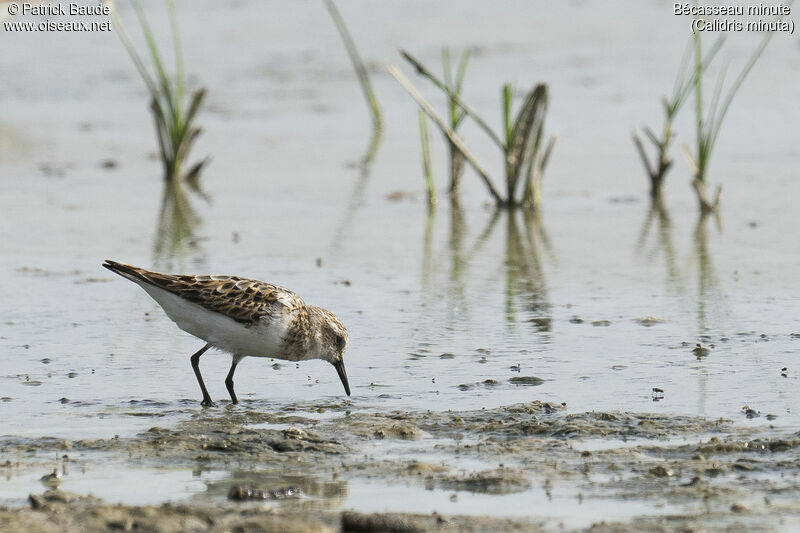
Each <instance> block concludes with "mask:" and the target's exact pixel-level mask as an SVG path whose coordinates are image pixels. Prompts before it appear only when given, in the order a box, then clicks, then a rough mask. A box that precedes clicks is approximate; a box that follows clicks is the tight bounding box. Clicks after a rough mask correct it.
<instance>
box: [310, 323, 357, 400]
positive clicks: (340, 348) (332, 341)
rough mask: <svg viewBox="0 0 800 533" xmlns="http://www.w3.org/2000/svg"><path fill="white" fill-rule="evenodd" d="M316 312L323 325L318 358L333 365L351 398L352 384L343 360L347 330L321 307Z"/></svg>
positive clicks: (318, 341) (318, 345)
mask: <svg viewBox="0 0 800 533" xmlns="http://www.w3.org/2000/svg"><path fill="white" fill-rule="evenodd" d="M316 310H317V313H315V314H317V319H318V320H319V321H320V323H321V324H320V328H319V330H318V331H319V337H318V338H317V354H316V355H317V358H318V359H323V360H325V361H328V362H329V363H330V364H332V365H333V367H334V368H335V369H336V373H337V374H339V379H341V380H342V385H344V391H345V392H346V393H347V395H348V396H350V383H348V381H347V372H345V369H344V358H343V356H344V350H345V348H346V347H347V328H345V327H344V325H343V324H342V323H341V322H340V321H339V319H338V318H336V315H334V314H333V313H331V312H330V311H328V310H326V309H322V308H320V307H317V308H316Z"/></svg>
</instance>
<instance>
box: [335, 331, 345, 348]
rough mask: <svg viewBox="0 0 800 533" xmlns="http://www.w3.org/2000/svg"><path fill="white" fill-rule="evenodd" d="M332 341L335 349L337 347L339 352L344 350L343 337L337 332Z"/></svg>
mask: <svg viewBox="0 0 800 533" xmlns="http://www.w3.org/2000/svg"><path fill="white" fill-rule="evenodd" d="M334 342H335V343H336V349H338V350H339V351H340V352H341V351H342V350H344V344H345V341H344V337H342V336H341V335H338V334H337V335H336V336H335V337H334Z"/></svg>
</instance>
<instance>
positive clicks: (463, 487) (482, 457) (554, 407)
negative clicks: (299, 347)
mask: <svg viewBox="0 0 800 533" xmlns="http://www.w3.org/2000/svg"><path fill="white" fill-rule="evenodd" d="M258 407H259V406H258V405H256V404H255V403H254V402H250V403H248V402H245V404H244V405H242V406H239V407H233V406H226V407H221V408H217V409H210V410H203V411H193V413H194V414H193V416H191V418H189V419H187V420H185V421H184V422H182V423H180V424H178V425H177V426H176V427H174V428H164V427H158V426H154V427H152V428H150V429H149V430H147V431H145V432H142V433H141V434H139V435H137V436H135V437H132V438H127V439H125V438H111V439H97V440H63V439H53V438H48V437H42V438H34V439H23V438H6V439H5V440H4V441H3V442H2V447H1V450H2V458H3V462H2V463H0V469H2V471H3V473H5V475H6V476H7V477H12V476H15V475H19V474H20V473H22V472H37V473H38V472H41V473H42V474H45V475H43V477H42V481H41V483H43V484H45V485H46V486H47V487H49V490H50V492H47V493H45V494H44V495H42V494H39V491H31V492H33V493H34V494H33V495H32V496H31V497H30V499H29V507H26V506H22V507H20V508H17V509H6V510H4V511H3V512H2V519H1V520H0V526H2V528H3V529H12V530H13V529H15V528H16V529H19V528H28V527H36V528H38V529H40V530H45V531H46V530H48V528H49V529H52V530H59V531H78V530H81V529H82V530H105V529H109V528H112V529H120V530H126V529H127V530H130V529H136V530H137V531H148V530H164V531H170V530H176V531H177V530H197V531H217V530H223V529H228V530H229V529H237V528H238V529H246V530H256V531H329V530H332V531H339V530H342V531H433V530H436V531H438V530H444V531H447V530H453V531H455V530H459V531H473V530H474V531H482V530H486V531H489V530H491V531H506V530H515V528H516V529H517V530H518V529H519V528H520V527H522V526H521V524H522V523H524V524H525V525H524V529H525V530H535V528H536V527H540V526H541V527H544V528H545V529H551V528H553V527H558V528H559V529H562V528H563V529H574V530H578V529H583V528H585V527H591V528H593V529H592V530H594V531H627V530H631V531H633V530H638V529H642V528H646V529H653V530H659V529H661V530H665V531H671V530H679V529H682V528H687V527H689V528H694V527H702V528H703V529H705V530H707V531H714V530H725V529H727V528H730V527H742V528H746V529H747V530H760V529H764V530H770V529H775V528H780V527H783V525H785V524H786V523H795V522H796V521H798V520H800V505H798V504H797V503H796V502H798V501H800V434H797V433H786V434H778V432H776V430H775V429H774V428H770V427H768V426H761V427H751V428H747V427H742V426H741V425H737V424H735V423H734V422H732V421H729V420H707V419H703V418H698V417H682V416H672V417H670V416H666V415H653V414H636V413H624V412H614V413H610V412H588V413H578V414H567V413H566V412H565V408H564V407H563V406H562V405H559V404H549V403H543V402H531V403H527V404H517V405H512V406H507V407H502V408H498V409H485V410H474V411H460V412H454V411H451V412H429V411H412V412H392V413H379V412H356V413H349V412H348V411H347V409H348V408H349V405H348V404H347V403H346V402H343V403H342V404H341V405H339V404H335V405H334V404H332V405H330V406H327V407H326V408H325V409H324V410H327V411H328V414H331V413H333V414H335V417H333V418H328V419H325V420H320V419H319V418H315V416H319V410H316V411H312V410H310V409H308V408H307V406H303V405H298V406H296V407H292V408H289V409H285V410H284V411H282V412H278V413H268V412H263V411H260V410H259V409H258ZM109 464H111V465H119V466H118V467H119V468H121V469H124V468H129V467H133V466H135V467H137V468H142V467H146V468H149V469H151V470H152V471H153V472H158V471H161V470H164V469H175V468H187V469H192V471H193V472H204V471H224V472H225V473H226V475H225V476H223V477H222V478H220V479H218V480H215V481H209V482H206V489H205V491H203V492H201V493H199V494H196V495H194V496H193V497H191V498H186V499H184V500H182V501H181V502H180V504H175V503H171V504H166V505H163V506H120V505H113V504H109V503H107V502H106V501H104V499H105V494H104V493H105V490H106V489H108V485H107V483H108V481H107V480H105V481H101V480H98V482H97V483H96V485H94V486H93V488H92V490H91V491H90V492H91V494H92V495H93V496H91V497H88V496H86V497H85V496H76V495H69V494H68V492H65V491H61V490H58V488H59V485H60V484H61V481H62V480H64V481H65V483H64V485H67V484H68V483H66V481H67V480H68V478H69V472H70V471H76V470H80V471H83V472H89V473H91V472H92V470H93V469H96V468H99V467H102V466H103V465H109ZM49 472H52V473H51V474H49V475H48V473H49ZM62 473H63V474H65V475H62ZM45 478H49V479H45ZM362 480H369V482H370V483H373V484H375V483H377V484H379V485H380V486H383V487H387V489H386V490H387V491H388V492H387V493H386V494H389V495H391V494H392V492H391V491H392V488H393V487H410V489H409V490H417V491H419V493H421V494H425V493H426V492H430V491H434V492H435V491H446V492H447V493H448V494H450V496H449V498H450V501H453V502H455V501H458V499H459V498H462V497H463V498H468V497H472V496H473V495H490V496H492V497H496V498H512V499H513V498H518V499H519V501H520V502H521V505H525V504H524V503H523V502H526V501H532V502H533V503H531V504H528V506H527V507H524V512H525V518H524V519H522V518H516V519H513V520H507V519H500V518H476V517H468V516H456V517H450V518H446V519H445V518H443V517H441V516H439V515H436V516H434V515H430V514H429V513H422V514H419V513H411V514H405V513H399V514H396V515H385V514H375V513H363V514H360V515H359V514H348V513H347V511H350V510H351V508H352V506H353V504H352V503H350V502H349V501H348V500H347V496H348V492H349V490H350V487H351V486H357V484H358V483H360V482H361V481H362ZM286 487H293V489H292V491H293V490H294V487H296V489H297V492H296V496H297V497H289V498H277V497H270V495H273V496H274V495H275V494H278V493H281V490H284V492H286V491H285V488H286ZM232 488H233V489H236V490H239V492H238V494H239V496H240V497H239V498H234V499H230V497H229V496H230V494H231V493H232V492H235V491H236V490H232ZM62 489H63V487H62ZM130 490H131V491H135V490H137V489H136V487H131V488H130ZM292 491H289V492H288V494H291V495H295V493H294V492H292ZM253 494H256V495H260V496H259V497H256V498H250V496H252V495H253ZM265 495H266V496H265ZM553 495H555V502H556V504H557V506H558V507H559V508H560V509H565V508H566V509H571V511H570V512H571V513H574V514H575V515H577V516H580V515H581V513H587V514H586V517H585V518H584V519H583V521H581V520H580V519H578V520H577V521H576V520H574V519H570V520H566V521H565V520H563V519H561V518H559V517H558V516H557V515H556V516H554V515H553V513H555V511H554V510H553V509H550V508H549V506H548V505H547V502H548V501H553V498H554V496H553ZM564 495H567V496H568V499H567V501H566V502H565V501H564V500H565V497H564ZM242 496H244V497H242ZM239 500H250V501H247V502H245V503H241V502H240V501H239ZM605 501H607V502H608V505H609V506H616V507H619V508H620V509H625V506H626V505H630V504H631V502H636V503H637V505H638V507H634V508H631V509H630V510H629V511H628V512H623V515H624V519H622V520H604V518H605V516H604V515H603V512H602V510H601V511H599V512H598V511H595V512H594V514H592V513H591V512H589V509H590V508H591V507H590V506H589V505H587V504H588V503H590V502H599V503H600V504H601V509H602V505H604V504H603V502H605ZM537 502H542V505H539V503H537ZM380 503H381V504H382V505H383V506H384V507H385V509H386V510H389V511H393V510H408V509H403V503H404V502H402V501H394V500H393V499H392V498H391V496H387V497H386V501H382V502H380ZM356 505H357V504H356ZM355 510H356V511H357V510H358V508H356V509H355ZM470 512H474V514H476V515H479V514H484V513H480V512H479V509H476V510H474V511H473V510H471V511H470ZM485 514H493V515H496V514H497V513H489V512H486V513H485ZM615 516H617V518H618V515H615ZM381 517H382V518H381ZM387 517H393V518H387ZM381 520H388V522H381ZM531 520H533V521H534V522H536V523H535V524H534V523H532V522H530V521H531ZM606 522H607V523H606ZM381 524H382V525H381ZM609 524H611V525H609ZM370 528H371V529H370Z"/></svg>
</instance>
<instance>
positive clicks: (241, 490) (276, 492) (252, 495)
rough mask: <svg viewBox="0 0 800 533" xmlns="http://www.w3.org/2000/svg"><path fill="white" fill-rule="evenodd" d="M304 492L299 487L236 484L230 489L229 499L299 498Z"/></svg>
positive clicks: (240, 500) (241, 500)
mask: <svg viewBox="0 0 800 533" xmlns="http://www.w3.org/2000/svg"><path fill="white" fill-rule="evenodd" d="M302 494H303V492H302V491H301V490H300V488H299V487H281V488H278V489H273V490H268V489H258V488H255V487H247V486H244V485H234V486H232V487H231V489H230V490H229V491H228V499H229V500H234V501H239V502H243V501H250V500H285V499H287V498H299V497H300V496H302Z"/></svg>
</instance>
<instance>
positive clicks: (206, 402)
mask: <svg viewBox="0 0 800 533" xmlns="http://www.w3.org/2000/svg"><path fill="white" fill-rule="evenodd" d="M209 348H211V344H206V345H205V346H203V347H202V348H200V349H199V350H197V353H196V354H194V355H193V356H192V370H194V375H195V376H197V382H198V383H199V384H200V390H201V391H203V401H202V402H201V403H200V405H202V406H203V407H211V406H213V405H214V402H212V401H211V396H209V395H208V389H206V384H205V383H203V376H202V375H201V374H200V356H201V355H203V354H204V353H206V351H208V349H209Z"/></svg>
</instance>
